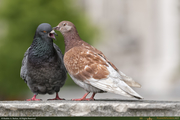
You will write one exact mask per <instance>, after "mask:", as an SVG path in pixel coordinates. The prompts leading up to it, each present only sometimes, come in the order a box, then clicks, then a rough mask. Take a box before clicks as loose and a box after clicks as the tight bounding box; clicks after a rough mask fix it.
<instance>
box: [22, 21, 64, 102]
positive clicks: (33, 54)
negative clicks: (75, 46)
mask: <svg viewBox="0 0 180 120" xmlns="http://www.w3.org/2000/svg"><path fill="white" fill-rule="evenodd" d="M54 35H56V33H55V32H54V30H52V27H51V25H50V24H48V23H42V24H40V25H39V26H38V28H37V30H36V33H35V36H34V40H33V42H32V44H31V46H30V47H29V48H28V49H27V51H26V52H25V54H24V58H23V61H22V66H21V73H20V75H21V78H22V79H24V81H25V82H26V83H27V85H28V87H29V89H30V90H31V91H32V92H33V93H34V96H33V97H32V98H31V99H28V101H31V100H33V101H39V100H40V99H36V96H37V95H38V94H46V93H48V94H53V93H55V92H56V97H55V98H54V99H50V100H63V99H61V98H59V96H58V92H59V91H60V88H61V87H62V86H63V85H64V83H65V80H66V73H67V71H66V68H65V66H64V63H63V54H62V53H61V50H60V49H59V47H58V46H57V45H56V44H55V43H53V39H55V36H54Z"/></svg>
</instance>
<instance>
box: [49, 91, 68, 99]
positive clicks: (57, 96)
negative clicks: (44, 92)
mask: <svg viewBox="0 0 180 120" xmlns="http://www.w3.org/2000/svg"><path fill="white" fill-rule="evenodd" d="M48 100H65V99H64V98H60V97H59V95H58V93H56V97H55V98H54V99H48Z"/></svg>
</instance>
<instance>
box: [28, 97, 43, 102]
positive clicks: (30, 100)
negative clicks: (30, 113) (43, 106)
mask: <svg viewBox="0 0 180 120" xmlns="http://www.w3.org/2000/svg"><path fill="white" fill-rule="evenodd" d="M26 101H42V100H41V99H32V98H31V99H27V100H26Z"/></svg>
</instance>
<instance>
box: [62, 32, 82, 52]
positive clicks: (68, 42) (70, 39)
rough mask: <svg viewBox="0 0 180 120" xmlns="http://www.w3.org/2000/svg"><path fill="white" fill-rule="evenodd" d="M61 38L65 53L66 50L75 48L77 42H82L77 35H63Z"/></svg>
mask: <svg viewBox="0 0 180 120" xmlns="http://www.w3.org/2000/svg"><path fill="white" fill-rule="evenodd" d="M63 36H64V43H65V52H67V51H68V50H70V49H71V48H73V47H75V46H78V45H79V42H80V41H82V40H81V38H80V37H79V34H78V33H70V34H65V35H63Z"/></svg>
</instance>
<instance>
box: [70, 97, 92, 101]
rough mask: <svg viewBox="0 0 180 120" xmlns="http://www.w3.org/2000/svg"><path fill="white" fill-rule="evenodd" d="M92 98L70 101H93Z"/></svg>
mask: <svg viewBox="0 0 180 120" xmlns="http://www.w3.org/2000/svg"><path fill="white" fill-rule="evenodd" d="M94 100H95V99H94V98H79V99H72V101H94Z"/></svg>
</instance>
